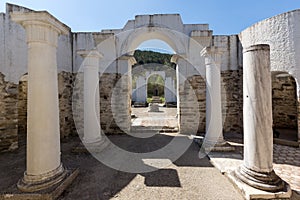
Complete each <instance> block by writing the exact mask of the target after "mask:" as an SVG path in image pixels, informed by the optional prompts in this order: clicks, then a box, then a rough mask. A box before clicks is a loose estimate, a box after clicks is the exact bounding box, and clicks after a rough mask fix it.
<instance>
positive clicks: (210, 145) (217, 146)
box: [203, 140, 235, 152]
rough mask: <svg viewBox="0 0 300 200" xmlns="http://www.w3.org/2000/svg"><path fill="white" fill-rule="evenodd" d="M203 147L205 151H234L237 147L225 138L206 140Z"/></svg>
mask: <svg viewBox="0 0 300 200" xmlns="http://www.w3.org/2000/svg"><path fill="white" fill-rule="evenodd" d="M203 147H204V149H205V152H211V151H213V152H216V151H218V152H229V151H234V150H235V148H234V146H232V145H231V144H229V143H228V142H227V141H225V140H220V141H217V142H216V141H214V142H210V141H205V140H204V143H203Z"/></svg>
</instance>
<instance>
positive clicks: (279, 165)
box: [209, 139, 300, 200]
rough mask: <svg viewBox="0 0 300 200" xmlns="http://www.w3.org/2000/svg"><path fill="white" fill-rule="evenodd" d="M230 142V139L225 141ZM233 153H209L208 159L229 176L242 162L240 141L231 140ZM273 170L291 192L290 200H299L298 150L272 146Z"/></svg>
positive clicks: (276, 145)
mask: <svg viewBox="0 0 300 200" xmlns="http://www.w3.org/2000/svg"><path fill="white" fill-rule="evenodd" d="M227 140H229V141H230V139H227ZM230 144H231V145H233V146H235V148H236V151H235V152H210V153H209V157H210V159H211V162H212V163H213V165H214V166H215V167H217V168H218V169H219V170H220V171H221V172H222V173H225V174H229V173H230V172H232V171H233V170H235V169H236V168H237V166H239V165H241V164H242V162H243V144H242V141H241V140H232V141H231V142H230ZM273 157H274V160H273V163H274V170H275V172H276V174H277V175H279V176H280V177H281V178H282V179H283V180H284V181H286V182H287V183H289V184H290V186H291V189H292V190H293V198H292V199H295V200H296V199H297V200H298V199H300V148H294V147H289V146H283V145H278V144H274V154H273Z"/></svg>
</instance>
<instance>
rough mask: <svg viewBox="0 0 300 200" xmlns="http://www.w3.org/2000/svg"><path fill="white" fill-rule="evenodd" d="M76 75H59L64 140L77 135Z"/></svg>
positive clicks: (61, 126) (61, 124)
mask: <svg viewBox="0 0 300 200" xmlns="http://www.w3.org/2000/svg"><path fill="white" fill-rule="evenodd" d="M73 84H74V74H73V73H70V72H61V73H59V74H58V96H59V110H60V112H59V118H60V135H61V137H62V138H65V137H68V136H69V135H76V134H77V133H76V128H75V124H74V119H73V111H72V99H73V98H72V95H73Z"/></svg>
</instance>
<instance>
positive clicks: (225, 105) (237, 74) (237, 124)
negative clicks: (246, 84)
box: [221, 70, 243, 134]
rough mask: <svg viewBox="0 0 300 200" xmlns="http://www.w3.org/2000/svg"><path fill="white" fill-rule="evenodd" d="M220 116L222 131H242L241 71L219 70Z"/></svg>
mask: <svg viewBox="0 0 300 200" xmlns="http://www.w3.org/2000/svg"><path fill="white" fill-rule="evenodd" d="M221 92H222V116H223V131H224V133H227V132H232V133H240V134H242V133H243V73H242V71H241V70H227V71H222V72H221Z"/></svg>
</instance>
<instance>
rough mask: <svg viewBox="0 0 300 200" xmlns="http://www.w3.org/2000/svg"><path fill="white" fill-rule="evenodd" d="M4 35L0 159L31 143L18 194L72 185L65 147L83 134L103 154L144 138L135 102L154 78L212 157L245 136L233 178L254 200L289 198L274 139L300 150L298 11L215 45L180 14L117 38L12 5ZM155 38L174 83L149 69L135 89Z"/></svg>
mask: <svg viewBox="0 0 300 200" xmlns="http://www.w3.org/2000/svg"><path fill="white" fill-rule="evenodd" d="M0 27H1V28H0V41H1V42H0V50H1V53H0V88H1V90H0V111H1V112H0V152H1V153H4V152H11V151H16V150H17V149H18V146H19V142H20V141H21V140H22V139H24V138H27V139H26V141H27V144H26V147H27V153H26V171H25V173H24V176H23V177H19V178H20V180H19V182H18V183H16V184H17V187H18V189H19V190H20V191H21V194H28V193H30V194H32V192H34V193H39V192H40V191H45V190H48V189H53V187H62V186H61V185H64V186H67V185H69V184H70V183H71V182H72V180H73V179H74V178H75V177H76V176H77V174H78V171H77V170H69V169H67V168H66V167H65V166H64V164H63V163H62V162H61V144H60V139H66V140H68V138H69V137H71V136H74V137H75V136H77V134H78V135H79V137H80V138H81V139H82V143H83V144H84V145H85V146H86V148H87V149H88V150H91V152H93V151H94V150H95V149H97V155H98V156H100V157H101V155H100V154H101V151H102V150H103V149H105V148H112V147H111V144H109V143H110V142H109V140H108V139H107V136H108V135H120V134H121V135H126V134H129V135H130V132H132V131H137V130H132V116H131V115H132V101H133V102H135V103H136V105H140V104H142V105H144V104H146V103H147V87H146V86H147V83H148V81H147V80H148V79H149V77H150V76H151V75H153V74H156V75H159V76H161V77H162V79H163V80H164V83H165V85H164V88H165V90H164V97H165V101H166V104H167V103H170V104H172V105H175V106H176V105H177V116H176V117H177V118H176V119H177V127H176V132H178V134H180V135H182V137H183V136H190V135H202V136H203V137H204V140H203V141H202V142H200V143H201V144H203V147H205V148H204V149H205V151H206V153H207V154H208V153H209V152H210V151H214V150H215V151H226V150H229V151H232V150H234V148H233V147H232V145H231V144H229V143H228V141H227V139H226V140H225V138H226V137H225V136H226V134H228V133H230V134H231V135H234V136H235V137H238V138H242V137H243V138H244V153H243V164H241V165H239V166H237V167H236V169H235V170H231V173H228V174H229V177H230V178H231V179H232V180H233V182H234V183H235V184H237V185H238V187H239V188H240V189H241V190H242V191H243V193H244V194H245V196H246V198H248V199H251V198H257V197H259V198H275V197H276V198H281V199H283V198H286V199H288V198H290V197H291V195H292V192H291V188H290V186H289V183H287V182H286V181H283V180H282V179H281V177H280V176H278V175H277V174H276V173H275V171H274V168H273V132H274V130H277V131H279V132H280V135H278V137H279V138H275V139H274V141H275V142H278V143H280V144H288V145H292V146H294V147H295V146H296V147H298V148H299V142H300V120H299V119H300V112H299V108H300V107H299V102H300V89H299V88H300V87H299V81H300V73H299V72H300V10H294V11H291V12H287V13H283V14H280V15H277V16H274V17H272V18H269V19H266V20H263V21H261V22H258V23H256V24H254V25H253V26H251V27H249V28H247V29H245V30H244V31H242V32H241V33H240V34H239V35H228V36H219V35H214V34H213V30H210V28H209V25H208V24H184V23H183V22H182V20H181V16H180V15H179V14H155V15H138V16H135V18H134V19H132V20H129V21H128V22H127V23H126V24H125V26H124V27H123V28H120V29H112V30H102V31H101V32H80V33H76V32H72V30H71V28H70V27H68V26H67V25H65V24H63V23H62V22H60V21H59V20H58V19H56V18H55V17H54V16H53V15H51V14H50V13H48V12H47V11H34V10H30V9H28V8H24V7H21V6H18V5H12V4H7V5H6V13H0ZM151 39H159V40H161V41H163V42H165V43H167V44H168V45H169V46H170V47H171V48H172V49H173V50H174V52H175V54H174V55H173V56H172V59H171V62H173V63H175V64H176V71H174V74H175V75H176V78H174V77H173V76H169V75H167V74H166V73H165V71H145V72H144V75H139V76H138V77H137V80H136V88H135V89H133V88H132V73H133V70H132V67H133V66H135V65H138V63H136V60H135V58H134V56H133V53H134V51H135V50H136V49H137V48H138V46H139V45H140V44H141V43H142V42H145V41H147V40H151ZM154 106H155V108H154ZM160 109H161V108H159V107H158V104H155V103H154V104H152V105H151V107H150V110H155V111H157V112H158V111H159V110H160ZM162 112H163V111H162ZM272 128H273V131H272ZM286 130H288V131H286ZM286 132H288V133H286ZM139 134H141V133H139ZM137 135H138V134H137ZM276 137H277V136H276ZM227 138H228V137H227ZM24 140H25V139H24ZM186 144H190V143H188V142H187V143H186ZM179 146H180V145H179ZM179 146H178V148H180V147H179ZM49 149H51V151H49ZM182 149H184V148H182ZM205 151H204V152H205ZM183 153H184V152H183ZM120 155H121V154H120ZM176 158H177V157H176ZM174 159H175V157H174ZM118 164H120V163H118ZM120 165H121V164H120ZM137 168H138V167H137ZM138 169H139V168H138ZM150 171H151V170H150ZM127 172H131V171H130V170H129V171H127ZM64 189H65V188H64V187H62V188H61V189H60V190H59V191H60V192H58V193H59V194H60V193H61V192H62V191H63V190H64ZM299 192H300V189H299ZM59 194H58V195H59ZM255 195H256V196H255ZM54 197H55V198H56V197H57V196H55V194H54ZM3 198H4V199H5V198H6V197H5V195H4V196H0V199H3ZM25 198H26V197H25ZM187 198H188V197H187Z"/></svg>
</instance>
